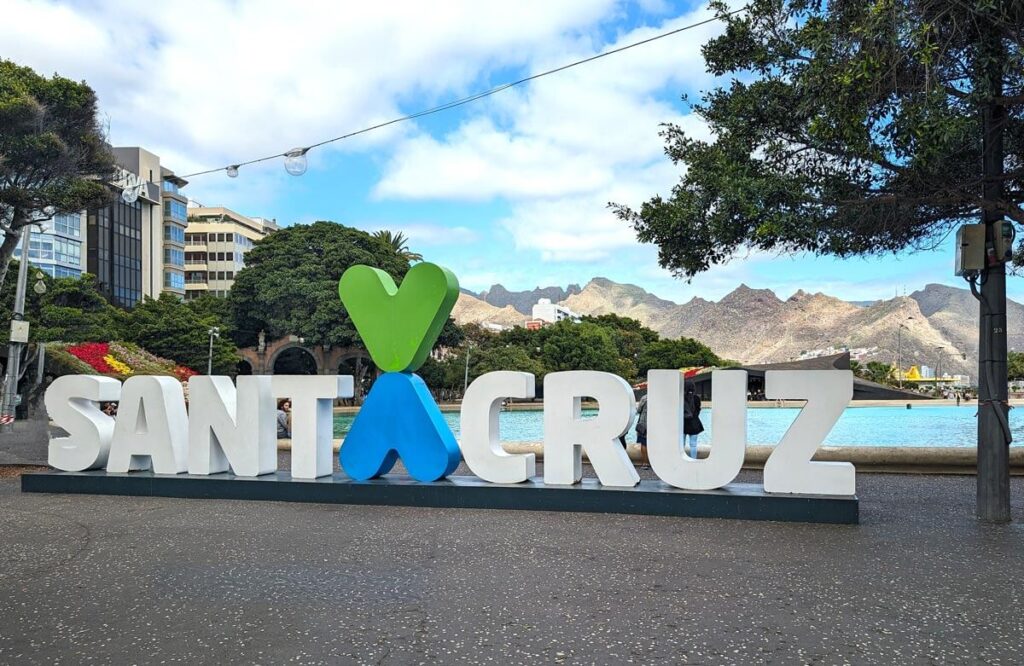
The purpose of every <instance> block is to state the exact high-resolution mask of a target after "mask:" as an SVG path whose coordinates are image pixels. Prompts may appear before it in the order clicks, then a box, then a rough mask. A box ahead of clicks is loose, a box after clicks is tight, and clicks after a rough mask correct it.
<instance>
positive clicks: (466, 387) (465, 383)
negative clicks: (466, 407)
mask: <svg viewBox="0 0 1024 666" xmlns="http://www.w3.org/2000/svg"><path fill="white" fill-rule="evenodd" d="M472 349H473V345H466V376H465V378H464V379H463V384H462V397H463V399H465V397H466V391H468V390H469V352H470V351H471V350H472Z"/></svg>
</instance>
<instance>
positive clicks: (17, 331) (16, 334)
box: [11, 319, 28, 345]
mask: <svg viewBox="0 0 1024 666" xmlns="http://www.w3.org/2000/svg"><path fill="white" fill-rule="evenodd" d="M11 342H18V343H21V344H23V345H24V344H28V322H27V321H22V320H21V319H15V320H13V321H11Z"/></svg>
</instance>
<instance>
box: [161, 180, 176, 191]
mask: <svg viewBox="0 0 1024 666" xmlns="http://www.w3.org/2000/svg"><path fill="white" fill-rule="evenodd" d="M163 188H164V192H170V193H171V194H177V193H178V184H177V183H174V182H172V181H169V180H165V181H163Z"/></svg>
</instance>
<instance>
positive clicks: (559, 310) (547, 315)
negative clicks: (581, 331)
mask: <svg viewBox="0 0 1024 666" xmlns="http://www.w3.org/2000/svg"><path fill="white" fill-rule="evenodd" d="M533 318H534V320H540V321H543V322H546V323H548V324H555V323H557V322H560V321H562V320H563V319H570V320H572V321H579V320H580V316H579V315H578V314H576V313H575V312H573V311H572V310H570V309H569V308H567V307H564V306H562V305H559V304H558V303H552V302H551V299H550V298H542V299H540V300H539V301H537V304H536V305H534V306H533Z"/></svg>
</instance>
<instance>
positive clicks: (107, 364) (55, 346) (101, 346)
mask: <svg viewBox="0 0 1024 666" xmlns="http://www.w3.org/2000/svg"><path fill="white" fill-rule="evenodd" d="M47 353H48V354H49V355H50V357H51V358H52V360H53V364H52V365H53V366H54V367H53V368H52V370H51V371H52V372H54V373H55V374H58V375H66V374H100V375H108V376H111V377H116V378H117V379H126V378H128V377H131V376H132V375H167V376H171V377H175V378H176V379H178V381H180V382H182V383H186V382H188V378H189V377H191V376H193V375H196V374H198V373H197V372H196V371H195V370H193V369H191V368H188V367H185V366H183V365H178V364H177V363H175V362H174V361H169V360H167V359H165V358H160V357H159V356H154V355H153V354H150V353H149V352H147V351H146V350H145V349H142V348H141V347H139V346H138V345H134V344H131V343H128V342H109V343H107V342H85V343H82V344H77V345H65V344H62V343H51V344H49V345H47Z"/></svg>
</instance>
